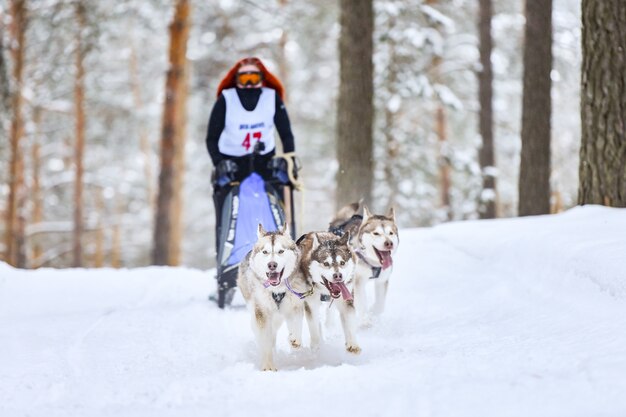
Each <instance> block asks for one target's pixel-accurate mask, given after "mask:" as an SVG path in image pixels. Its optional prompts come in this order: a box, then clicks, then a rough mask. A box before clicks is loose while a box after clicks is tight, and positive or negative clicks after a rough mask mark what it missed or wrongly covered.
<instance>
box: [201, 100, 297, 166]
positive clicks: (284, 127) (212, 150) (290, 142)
mask: <svg viewBox="0 0 626 417" xmlns="http://www.w3.org/2000/svg"><path fill="white" fill-rule="evenodd" d="M237 96H238V97H239V100H241V104H242V105H243V107H244V108H245V109H246V110H248V111H251V110H254V108H255V107H256V105H257V103H258V102H259V97H260V96H261V89H260V88H237ZM225 120H226V99H225V98H224V95H223V94H220V96H219V97H218V99H217V102H216V103H215V105H214V106H213V110H212V111H211V117H210V119H209V129H208V132H207V136H206V146H207V149H208V150H209V154H210V155H211V160H212V161H213V165H214V166H217V164H219V163H220V161H221V160H223V159H236V158H235V157H233V156H232V155H224V154H223V153H221V152H220V151H219V148H218V141H219V139H220V136H221V134H222V131H223V130H224V124H225ZM274 126H275V127H276V130H277V131H278V135H279V136H280V140H281V141H282V143H283V150H284V151H285V153H287V152H293V151H294V150H295V144H294V139H293V133H292V132H291V124H290V123H289V116H288V115H287V110H286V109H285V104H284V103H283V100H282V99H281V98H280V96H279V95H278V94H276V113H275V114H274ZM274 154H275V152H274V151H272V152H270V153H268V154H267V155H263V157H267V158H268V160H269V159H270V158H272V156H274ZM239 158H246V157H245V156H244V157H239Z"/></svg>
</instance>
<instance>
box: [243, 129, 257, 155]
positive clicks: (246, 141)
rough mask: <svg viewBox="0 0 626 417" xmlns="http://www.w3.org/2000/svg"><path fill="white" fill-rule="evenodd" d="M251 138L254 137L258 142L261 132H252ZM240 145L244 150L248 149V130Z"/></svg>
mask: <svg viewBox="0 0 626 417" xmlns="http://www.w3.org/2000/svg"><path fill="white" fill-rule="evenodd" d="M252 139H256V141H257V142H260V141H261V132H252ZM241 146H243V147H244V148H245V149H246V152H247V151H249V150H250V132H248V133H246V138H245V139H244V140H243V142H241Z"/></svg>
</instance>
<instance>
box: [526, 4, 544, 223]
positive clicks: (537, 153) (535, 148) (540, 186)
mask: <svg viewBox="0 0 626 417" xmlns="http://www.w3.org/2000/svg"><path fill="white" fill-rule="evenodd" d="M551 70H552V0H527V1H526V29H525V42H524V93H523V107H522V155H521V165H520V174H519V204H518V212H519V215H520V216H529V215H535V214H548V213H550V115H551V97H550V88H551V85H552V83H551V80H550V71H551Z"/></svg>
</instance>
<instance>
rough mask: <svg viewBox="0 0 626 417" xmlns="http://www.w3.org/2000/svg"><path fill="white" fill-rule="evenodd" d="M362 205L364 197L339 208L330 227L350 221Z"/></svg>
mask: <svg viewBox="0 0 626 417" xmlns="http://www.w3.org/2000/svg"><path fill="white" fill-rule="evenodd" d="M362 205H363V199H361V200H359V201H356V202H354V203H352V204H348V205H347V206H344V207H342V208H341V209H339V211H338V212H337V214H336V215H335V218H334V219H333V220H332V221H331V222H330V228H335V227H337V226H339V225H341V224H343V223H345V222H346V221H348V220H349V219H350V218H351V217H352V216H354V215H355V214H357V213H358V212H359V211H360V210H361V206H362Z"/></svg>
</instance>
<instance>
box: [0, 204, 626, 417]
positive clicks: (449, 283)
mask: <svg viewBox="0 0 626 417" xmlns="http://www.w3.org/2000/svg"><path fill="white" fill-rule="evenodd" d="M400 238H401V242H400V249H399V253H398V254H397V256H396V259H395V271H394V276H393V277H392V283H391V287H390V294H389V303H388V310H387V311H386V312H385V314H384V315H383V316H382V318H381V319H380V320H379V321H378V322H377V323H376V324H375V325H374V326H373V327H371V328H368V329H363V330H362V331H361V332H360V334H359V337H360V344H361V347H362V348H363V352H362V353H361V355H359V356H353V355H351V354H348V353H347V352H345V351H344V349H343V342H342V338H341V332H340V330H339V326H336V327H331V328H330V329H329V331H328V332H327V334H326V343H325V345H324V346H323V348H322V349H321V351H320V352H318V353H317V354H314V353H312V352H311V351H309V350H308V348H307V347H304V348H302V349H301V350H300V351H297V352H293V353H291V352H289V349H288V348H287V341H286V333H285V332H284V330H283V332H282V333H280V335H279V352H278V356H277V361H276V362H277V366H278V367H279V371H278V372H276V373H273V372H260V371H259V370H258V358H257V350H256V346H255V344H254V342H253V338H252V332H251V330H250V327H249V318H248V312H247V311H246V310H245V309H243V308H234V309H228V310H224V311H221V310H219V309H217V307H215V306H214V305H213V304H210V303H209V302H207V301H206V297H207V294H209V292H211V291H212V290H213V287H214V281H213V280H212V278H211V275H212V274H211V272H203V271H198V270H190V269H184V268H156V267H152V268H144V269H135V270H111V269H105V270H49V269H45V270H38V271H22V270H15V269H12V268H10V267H8V266H7V265H6V264H0V416H3V417H12V416H33V417H44V416H45V417H54V416H81V417H94V416H109V415H111V416H113V415H115V416H150V417H156V416H212V417H226V416H237V417H246V416H255V417H262V416H271V417H280V416H293V415H299V416H322V415H324V416H346V415H354V416H359V417H361V416H451V417H457V416H476V417H485V416H494V417H506V416H524V417H527V416H533V417H541V416H564V417H565V416H567V417H573V416H581V417H583V416H584V417H590V416H616V417H617V416H625V415H626V210H624V209H609V208H601V207H593V206H588V207H584V208H575V209H573V210H570V211H569V212H567V213H564V214H561V215H556V216H543V217H535V218H523V219H507V220H495V221H475V222H464V223H452V224H446V225H443V226H439V227H435V228H432V229H413V230H403V231H401V235H400ZM306 341H307V339H306V338H305V342H306Z"/></svg>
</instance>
